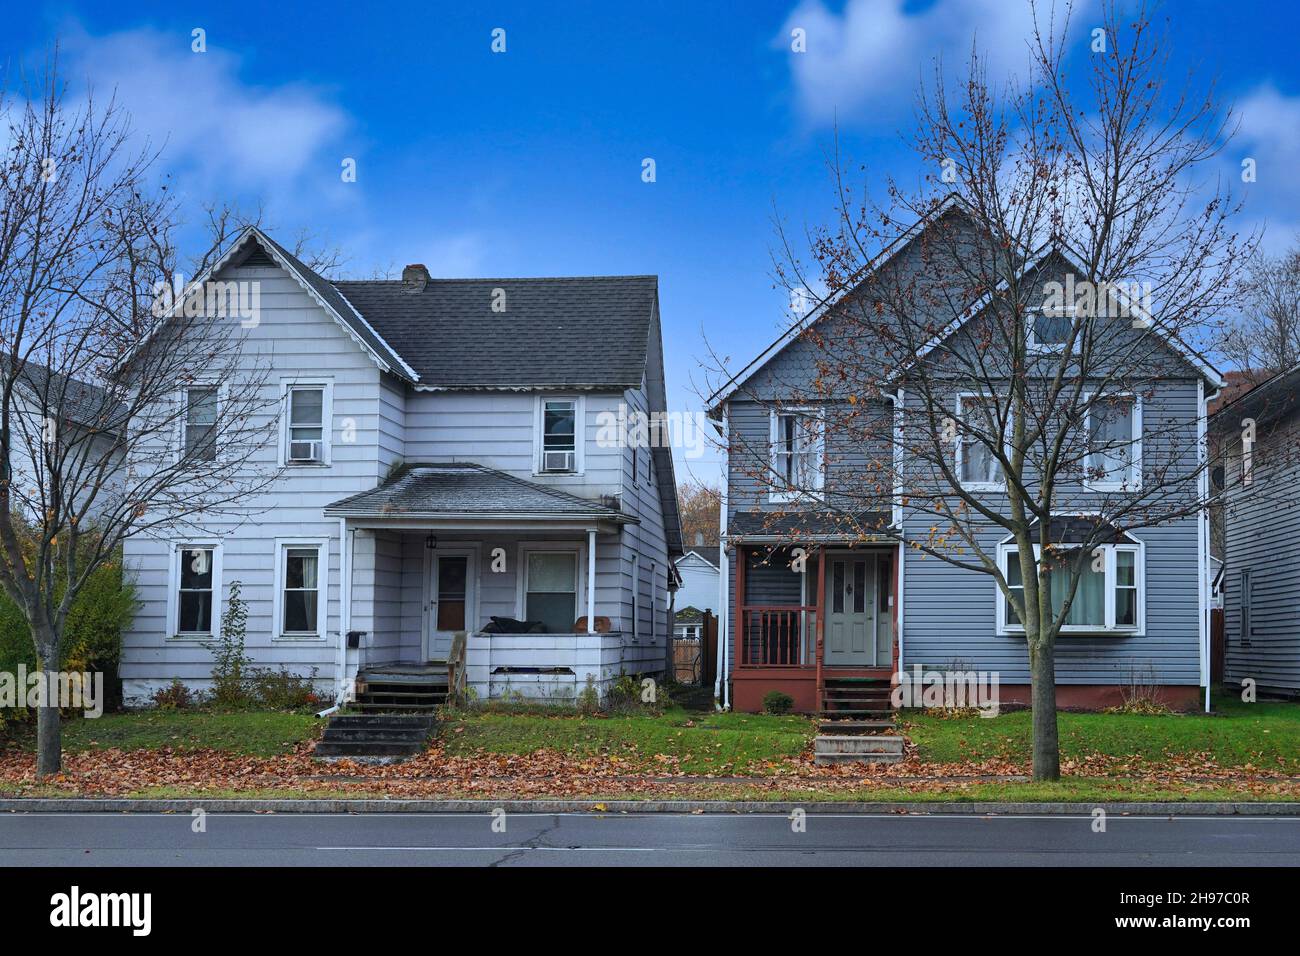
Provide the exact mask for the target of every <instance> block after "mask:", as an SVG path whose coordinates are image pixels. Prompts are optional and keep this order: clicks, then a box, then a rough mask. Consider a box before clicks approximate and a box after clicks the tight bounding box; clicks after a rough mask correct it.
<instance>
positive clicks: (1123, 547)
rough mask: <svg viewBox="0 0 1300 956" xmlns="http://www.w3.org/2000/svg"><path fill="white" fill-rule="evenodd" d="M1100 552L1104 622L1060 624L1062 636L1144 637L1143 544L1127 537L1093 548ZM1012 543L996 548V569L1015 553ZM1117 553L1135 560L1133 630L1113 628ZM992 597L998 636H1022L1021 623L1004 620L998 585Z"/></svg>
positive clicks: (1038, 549) (1003, 567) (1003, 602)
mask: <svg viewBox="0 0 1300 956" xmlns="http://www.w3.org/2000/svg"><path fill="white" fill-rule="evenodd" d="M1096 548H1101V549H1103V552H1104V554H1105V558H1106V561H1105V572H1104V573H1105V575H1106V612H1105V613H1106V623H1105V624H1104V625H1102V626H1100V627H1095V626H1093V625H1090V624H1063V625H1061V633H1062V634H1105V635H1123V636H1125V637H1145V636H1146V631H1147V582H1146V567H1147V559H1146V542H1144V541H1142V540H1140V539H1137V538H1132V537H1130V538H1129V539H1128V540H1126V541H1124V542H1123V543H1118V544H1099V545H1095V546H1094V550H1095V549H1096ZM1016 550H1017V548H1016V543H1015V542H1014V541H1003V542H1002V543H1001V544H999V545H998V568H999V569H1001V570H1002V572H1003V574H1005V573H1006V567H1007V555H1008V554H1010V553H1011V552H1012V551H1016ZM1119 551H1131V552H1133V553H1134V554H1135V555H1136V556H1137V557H1136V559H1135V561H1134V580H1135V581H1136V583H1137V626H1136V627H1117V626H1116V625H1115V623H1114V622H1115V587H1114V585H1113V584H1112V582H1114V581H1116V580H1117V577H1116V560H1115V554H1116V553H1117V552H1119ZM1041 554H1042V548H1041V547H1040V546H1038V545H1034V556H1035V557H1038V556H1040V555H1041ZM993 594H994V598H995V601H996V614H997V632H998V634H999V635H1000V636H1004V637H1005V636H1010V635H1015V636H1021V635H1023V634H1024V633H1025V628H1024V625H1023V624H1009V623H1007V620H1006V610H1007V606H1006V596H1005V595H1004V594H1003V593H1002V589H1001V588H1000V587H998V585H997V583H996V582H994V584H993Z"/></svg>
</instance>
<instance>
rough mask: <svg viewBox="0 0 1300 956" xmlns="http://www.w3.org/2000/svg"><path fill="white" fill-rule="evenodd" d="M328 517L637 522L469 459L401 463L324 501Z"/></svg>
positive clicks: (611, 509) (590, 501)
mask: <svg viewBox="0 0 1300 956" xmlns="http://www.w3.org/2000/svg"><path fill="white" fill-rule="evenodd" d="M325 514H327V515H330V516H333V517H371V518H449V519H450V518H503V517H509V518H528V519H539V518H541V519H585V520H597V521H613V522H618V523H621V524H637V523H639V522H638V521H637V519H636V518H634V517H632V516H631V515H626V514H624V513H623V512H622V511H620V510H619V509H618V508H614V507H611V506H609V505H606V504H603V503H602V502H600V501H597V500H594V499H591V498H580V497H578V496H577V495H571V494H569V493H568V492H564V491H560V490H559V489H557V488H548V487H547V486H545V485H541V484H537V483H536V482H532V481H525V480H524V479H522V478H516V477H515V476H513V475H509V474H506V473H505V472H504V471H497V470H496V469H495V468H488V467H486V466H484V465H480V464H476V463H474V462H442V463H434V464H425V465H406V466H404V467H403V468H402V469H401V470H399V471H398V472H397V473H396V474H394V475H393V476H392V477H391V478H389V479H388V480H387V481H385V482H384V483H383V484H381V485H379V486H378V487H376V488H372V489H371V490H370V491H363V492H361V493H360V494H357V495H352V496H351V497H348V498H343V499H342V500H340V501H336V502H334V503H333V504H330V505H326V507H325Z"/></svg>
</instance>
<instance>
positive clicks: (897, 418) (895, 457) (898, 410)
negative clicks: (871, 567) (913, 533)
mask: <svg viewBox="0 0 1300 956" xmlns="http://www.w3.org/2000/svg"><path fill="white" fill-rule="evenodd" d="M885 398H887V399H889V401H891V402H893V404H894V442H893V454H892V461H893V467H894V480H893V489H892V490H893V498H894V501H893V507H892V509H891V510H892V512H893V513H892V515H891V518H892V524H893V526H894V528H895V529H896V530H897V531H898V571H897V573H896V575H895V578H896V580H897V582H898V587H897V590H898V593H897V595H896V596H895V600H896V601H897V602H898V607H896V608H894V617H895V619H896V620H897V621H898V633H897V634H895V635H894V640H895V641H896V642H897V643H898V673H899V674H902V673H904V670H905V666H904V664H903V607H904V595H905V594H906V593H907V592H906V591H905V589H904V582H905V580H906V578H905V575H904V570H905V568H906V567H907V546H906V540H905V536H904V534H903V496H902V494H901V492H900V491H899V486H900V476H901V475H902V460H903V406H904V404H905V402H904V394H903V389H902V388H901V387H900V388H899V389H898V392H897V393H895V394H893V395H890V394H888V393H886V394H885Z"/></svg>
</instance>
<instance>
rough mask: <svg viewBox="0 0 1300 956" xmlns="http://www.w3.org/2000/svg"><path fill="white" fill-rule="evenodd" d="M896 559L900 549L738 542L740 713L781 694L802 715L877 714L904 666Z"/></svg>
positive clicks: (736, 686) (735, 633)
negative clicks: (899, 666)
mask: <svg viewBox="0 0 1300 956" xmlns="http://www.w3.org/2000/svg"><path fill="white" fill-rule="evenodd" d="M800 552H801V553H800ZM898 557H899V550H898V546H896V545H890V546H887V547H877V546H872V547H848V546H835V545H825V544H823V545H812V544H810V545H808V546H806V547H800V548H798V549H795V548H791V547H785V546H773V545H767V546H765V545H747V544H743V543H742V544H737V545H736V563H735V568H736V571H735V578H734V585H733V599H734V602H735V603H734V611H733V621H734V623H733V627H732V637H733V648H732V654H733V657H732V659H733V661H734V666H733V668H732V674H731V676H732V681H733V706H734V707H735V709H737V710H745V711H760V710H762V709H763V697H764V696H765V695H766V694H768V693H769V692H771V691H773V690H777V691H782V692H783V693H786V694H789V695H790V697H791V698H793V700H794V708H795V710H797V711H800V712H804V713H823V714H838V715H841V716H852V717H861V718H873V717H875V716H879V715H880V713H881V712H882V711H883V710H884V709H886V708H887V703H888V694H887V691H888V688H889V685H890V680H891V678H892V675H893V674H894V672H895V670H896V668H897V662H898V647H897V641H896V639H895V635H896V633H897V614H898V607H899V600H898V572H897V569H898V566H899V561H898ZM882 690H883V691H884V692H885V693H883V694H882Z"/></svg>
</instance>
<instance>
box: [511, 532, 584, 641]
mask: <svg viewBox="0 0 1300 956" xmlns="http://www.w3.org/2000/svg"><path fill="white" fill-rule="evenodd" d="M577 617H578V552H577V551H576V550H572V551H528V552H526V553H525V556H524V620H527V621H540V622H541V623H542V625H543V626H544V627H545V629H546V631H547V632H548V633H551V634H571V633H573V626H574V624H575V623H577Z"/></svg>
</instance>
